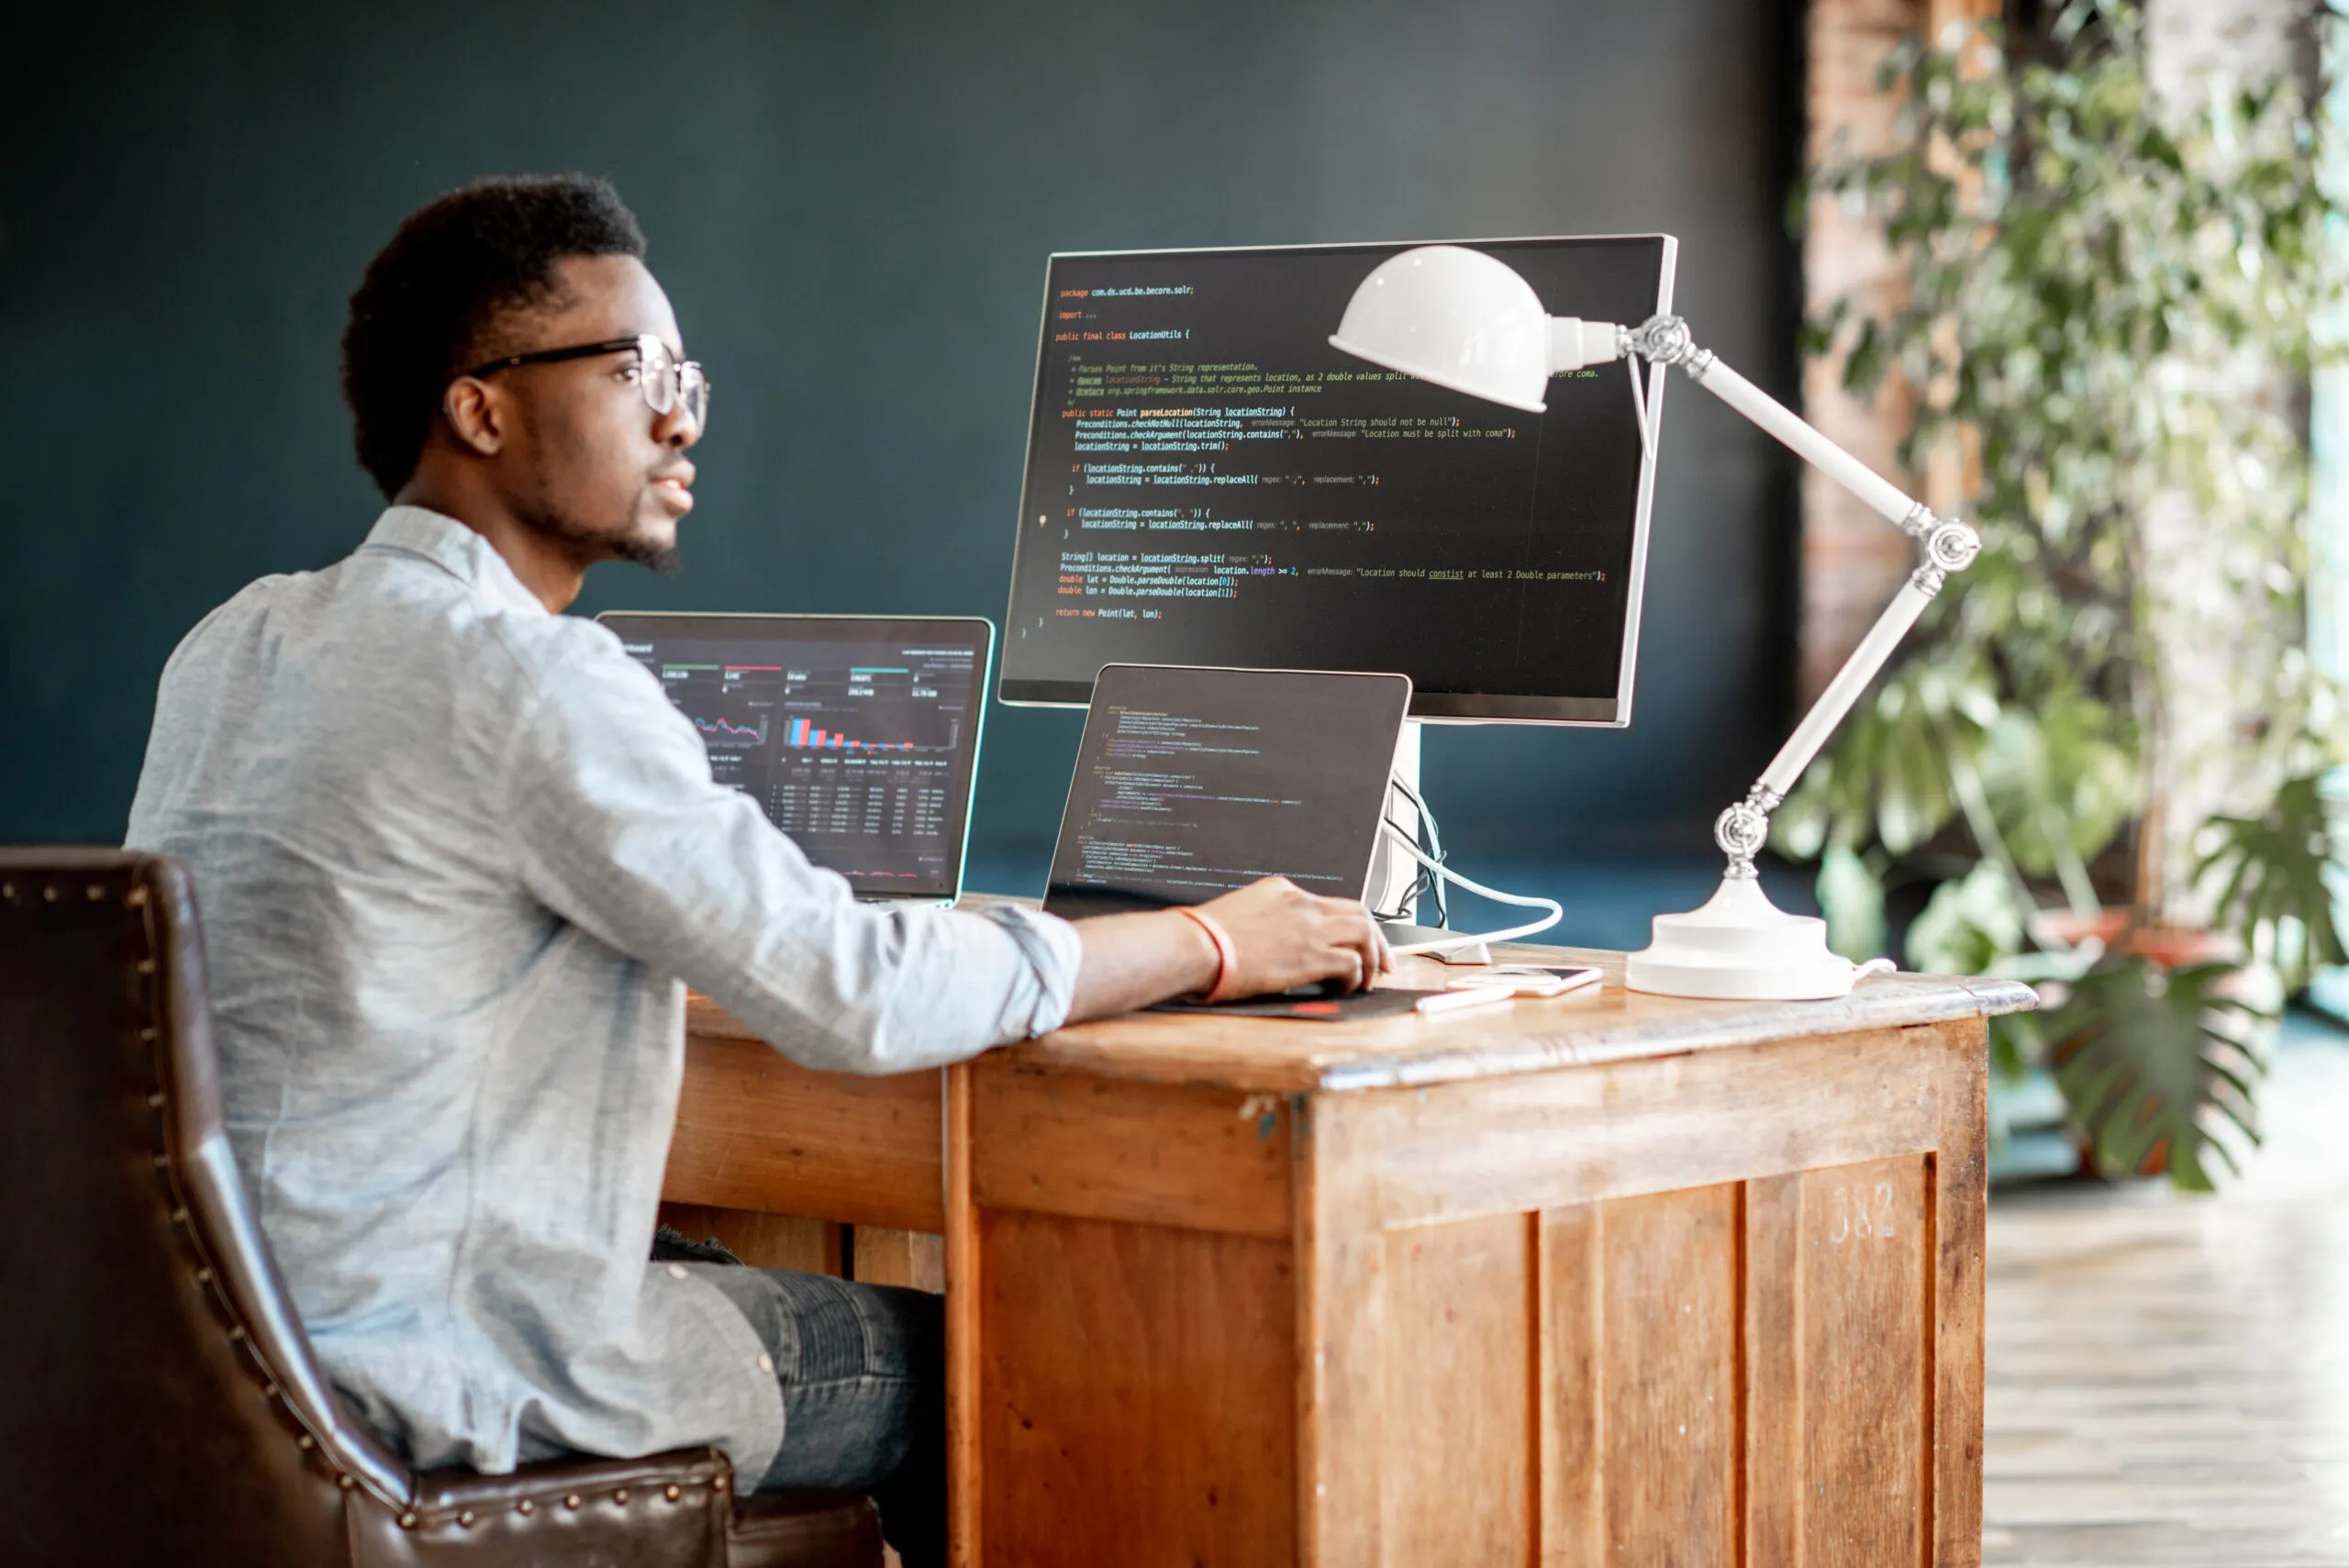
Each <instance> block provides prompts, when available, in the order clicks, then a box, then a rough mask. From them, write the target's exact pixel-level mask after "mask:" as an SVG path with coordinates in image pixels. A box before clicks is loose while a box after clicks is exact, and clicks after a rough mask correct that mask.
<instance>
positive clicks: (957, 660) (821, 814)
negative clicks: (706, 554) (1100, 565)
mask: <svg viewBox="0 0 2349 1568" xmlns="http://www.w3.org/2000/svg"><path fill="white" fill-rule="evenodd" d="M604 618H605V624H607V626H609V627H610V628H612V630H614V631H615V632H617V633H618V635H619V637H620V639H621V642H622V645H623V646H624V647H625V648H626V649H627V650H628V651H629V654H630V655H631V656H632V657H634V658H635V659H636V660H637V661H638V662H640V663H641V664H643V665H644V667H645V668H646V669H647V670H649V671H651V673H652V674H653V676H654V678H655V679H657V680H658V681H660V683H661V687H662V691H663V692H664V693H665V694H666V695H667V696H668V698H669V700H670V701H671V702H673V703H674V704H675V705H676V706H677V708H678V709H679V711H681V712H682V713H684V714H685V717H687V718H689V719H691V720H692V721H693V725H694V728H695V729H696V730H697V731H698V732H699V733H700V735H701V739H702V745H703V747H704V749H705V750H706V751H707V753H708V755H709V767H710V774H711V776H712V777H713V778H714V779H715V780H716V781H717V782H718V783H719V784H725V785H727V786H729V788H733V789H738V790H740V791H741V792H742V793H743V794H745V795H750V796H751V798H752V799H753V800H755V801H757V802H758V803H759V806H760V809H761V810H763V811H764V812H765V813H766V815H767V818H768V820H770V821H772V822H773V823H774V825H775V826H776V827H777V828H781V829H782V830H783V831H784V832H785V833H787V834H789V835H790V836H791V838H792V839H793V840H794V841H795V842H796V843H797V844H798V845H799V847H800V849H801V850H802V851H804V852H805V853H806V854H807V858H808V859H810V860H812V861H814V862H816V863H817V864H818V865H820V866H824V867H826V868H828V869H829V870H832V871H837V872H839V873H841V874H842V875H844V876H846V877H847V878H848V879H849V881H850V882H851V883H852V884H854V885H855V887H856V888H857V890H858V891H859V892H860V893H870V894H889V893H897V894H904V895H916V896H935V897H952V895H953V894H954V892H955V889H956V885H957V884H958V882H959V880H960V875H961V866H962V851H963V831H964V827H965V824H966V822H967V820H968V817H969V804H970V784H971V774H972V772H973V767H972V764H973V762H974V760H975V757H976V754H977V740H978V736H977V732H976V726H977V725H978V723H979V715H980V704H981V701H982V699H983V697H984V695H985V678H986V669H987V660H988V653H989V644H990V639H991V636H992V628H989V627H988V626H987V625H986V623H985V622H984V621H976V620H921V621H909V620H881V619H868V618H865V617H763V616H742V617H726V616H609V617H604Z"/></svg>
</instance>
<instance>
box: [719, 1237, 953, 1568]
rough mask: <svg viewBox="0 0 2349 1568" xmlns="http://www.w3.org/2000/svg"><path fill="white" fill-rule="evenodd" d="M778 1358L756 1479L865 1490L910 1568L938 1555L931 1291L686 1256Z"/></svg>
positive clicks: (936, 1560) (940, 1347)
mask: <svg viewBox="0 0 2349 1568" xmlns="http://www.w3.org/2000/svg"><path fill="white" fill-rule="evenodd" d="M685 1266H686V1267H688V1268H690V1269H692V1270H693V1271H694V1272H695V1273H697V1274H699V1275H700V1276H701V1277H702V1278H703V1279H706V1280H707V1281H708V1282H709V1283H710V1284H714V1285H716V1286H717V1287H718V1289H719V1290H721V1291H723V1292H725V1293H726V1298H727V1299H728V1300H729V1301H731V1302H732V1303H733V1304H734V1305H735V1307H737V1308H739V1309H740V1312H741V1314H742V1316H743V1317H745V1318H749V1319H750V1321H751V1328H752V1329H756V1330H757V1331H758V1336H759V1339H760V1340H762V1341H763V1343H764V1344H765V1345H766V1348H767V1354H769V1355H771V1356H773V1357H774V1373H775V1381H776V1382H778V1383H780V1384H781V1385H783V1447H782V1449H781V1450H780V1451H777V1452H776V1454H775V1456H774V1463H773V1464H771V1465H769V1466H768V1467H767V1473H766V1474H765V1475H763V1476H762V1477H761V1478H760V1480H759V1485H760V1486H761V1487H762V1488H765V1487H769V1486H837V1487H840V1488H841V1489H843V1490H845V1491H851V1492H864V1493H869V1494H871V1496H872V1497H873V1500H874V1503H876V1504H877V1505H879V1507H880V1509H881V1532H882V1533H883V1534H884V1535H885V1536H887V1537H888V1538H889V1544H890V1545H892V1546H894V1547H896V1549H897V1555H898V1556H899V1557H901V1558H903V1559H904V1560H905V1563H906V1568H937V1565H940V1564H943V1563H944V1562H945V1561H946V1313H945V1303H944V1302H943V1301H942V1300H941V1298H940V1297H938V1296H932V1295H930V1293H929V1292H928V1291H921V1290H900V1289H898V1288H897V1287H896V1286H895V1285H885V1284H852V1283H851V1282H849V1281H847V1280H840V1279H834V1278H832V1277H831V1276H830V1275H829V1274H801V1273H785V1271H783V1270H781V1269H760V1268H752V1267H751V1266H749V1265H747V1264H743V1263H731V1264H729V1263H710V1262H693V1263H688V1264H686V1265H685Z"/></svg>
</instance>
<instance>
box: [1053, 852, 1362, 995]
mask: <svg viewBox="0 0 2349 1568" xmlns="http://www.w3.org/2000/svg"><path fill="white" fill-rule="evenodd" d="M1199 908H1200V911H1201V912H1202V913H1204V914H1206V915H1208V916H1209V917H1212V918H1213V919H1214V920H1215V921H1216V922H1217V923H1218V924H1219V925H1221V926H1222V927H1223V929H1224V931H1225V933H1226V934H1227V935H1229V936H1230V938H1231V947H1232V951H1233V954H1234V956H1236V957H1237V958H1238V960H1239V972H1238V973H1236V974H1234V975H1232V976H1231V977H1230V984H1228V985H1227V986H1226V989H1227V990H1228V991H1229V992H1230V995H1235V996H1255V995H1262V994H1264V992H1267V991H1286V989H1288V988H1289V987H1290V986H1292V985H1304V984H1310V983H1312V982H1314V981H1319V980H1340V981H1343V982H1344V983H1345V984H1346V985H1347V986H1348V988H1349V989H1353V990H1359V989H1361V988H1362V987H1363V986H1364V985H1365V984H1368V983H1369V981H1370V980H1371V979H1372V978H1373V977H1375V976H1376V975H1379V974H1383V973H1386V972H1387V971H1388V970H1391V969H1392V968H1394V967H1395V962H1394V959H1393V957H1392V956H1391V955H1390V954H1389V953H1388V952H1387V951H1386V939H1385V938H1384V937H1382V936H1381V935H1380V934H1379V931H1378V925H1377V922H1375V920H1373V919H1372V918H1371V917H1370V915H1369V912H1368V911H1367V910H1365V909H1364V908H1363V906H1361V905H1360V904H1358V903H1356V902H1354V901H1353V899H1350V898H1319V897H1316V896H1315V895H1312V894H1310V893H1308V892H1306V891H1305V890H1304V889H1303V888H1301V887H1298V886H1297V884H1295V883H1293V882H1291V881H1289V880H1288V879H1287V878H1286V877H1280V876H1272V877H1266V878H1265V879H1264V880H1263V881H1262V882H1258V883H1253V884H1250V885H1249V886H1246V887H1243V888H1241V889H1240V890H1239V891H1238V892H1236V893H1227V894H1225V895H1223V896H1222V897H1220V898H1215V899H1210V900H1209V901H1208V902H1207V903H1206V904H1203V905H1201V906H1199ZM1076 934H1077V936H1078V937H1079V938H1080V939H1081V940H1083V942H1084V944H1085V962H1084V964H1083V966H1082V967H1080V968H1079V969H1078V970H1077V972H1076V995H1075V997H1074V1000H1073V1001H1071V1002H1070V1004H1069V1010H1068V1021H1069V1022H1070V1023H1073V1024H1074V1023H1083V1022H1084V1021H1085V1019H1087V1018H1108V1017H1110V1016H1112V1015H1114V1014H1118V1013H1130V1012H1131V1011H1133V1010H1134V1009H1135V1008H1136V1007H1147V1006H1150V1005H1151V1004H1152V1003H1153V1002H1163V1001H1164V1000H1166V999H1167V998H1168V997H1169V996H1182V995H1190V994H1191V993H1194V992H1199V991H1205V990H1206V989H1207V988H1208V986H1209V985H1212V984H1215V979H1216V970H1217V966H1218V964H1219V957H1218V954H1217V952H1216V947H1215V943H1214V941H1213V940H1210V939H1209V938H1208V934H1207V932H1206V931H1204V930H1202V929H1200V928H1199V925H1198V923H1197V921H1195V920H1192V919H1190V918H1189V917H1186V916H1183V915H1177V914H1175V913H1173V912H1172V911H1167V912H1163V913H1158V914H1151V915H1103V916H1099V917H1096V918H1094V919H1090V920H1079V921H1078V922H1077V923H1076Z"/></svg>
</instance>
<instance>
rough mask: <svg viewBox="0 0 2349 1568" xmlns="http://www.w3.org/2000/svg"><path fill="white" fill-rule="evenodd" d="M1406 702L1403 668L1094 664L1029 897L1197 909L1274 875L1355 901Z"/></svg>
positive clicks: (1059, 903) (1052, 902) (1070, 907)
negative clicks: (1039, 885) (1360, 670)
mask: <svg viewBox="0 0 2349 1568" xmlns="http://www.w3.org/2000/svg"><path fill="white" fill-rule="evenodd" d="M1410 700H1411V683H1410V681H1409V680H1408V678H1407V677H1405V676H1402V675H1358V674H1336V673H1328V672H1322V671H1310V670H1213V669H1197V668H1191V667H1188V666H1174V665H1157V664H1108V665H1105V666H1103V667H1102V670H1101V673H1100V674H1099V675H1098V676H1097V678H1096V680H1095V683H1094V686H1093V704H1092V710H1091V712H1090V713H1089V714H1087V715H1086V717H1085V740H1084V743H1083V745H1082V746H1081V747H1080V748H1079V750H1078V751H1077V759H1076V778H1075V780H1074V783H1073V784H1071V785H1070V786H1069V794H1068V809H1067V812H1066V814H1065V815H1064V816H1063V817H1062V818H1061V837H1060V844H1059V846H1058V848H1056V849H1055V850H1054V851H1053V852H1052V880H1051V884H1050V885H1049V887H1048V889H1047V891H1046V893H1045V895H1044V907H1045V908H1046V909H1048V910H1050V911H1051V912H1052V913H1053V914H1055V915H1063V916H1066V917H1070V918H1072V919H1074V918H1076V917H1080V916H1085V915H1104V914H1112V913H1115V912H1117V911H1119V910H1126V909H1153V908H1164V907H1165V906H1168V905H1171V904H1202V903H1205V902H1206V901H1207V900H1208V899H1210V898H1213V897H1216V896H1217V895H1220V894H1225V893H1229V892H1230V891H1231V890H1233V889H1234V888H1238V887H1245V886H1246V885H1247V884H1250V883H1252V882H1254V881H1256V880H1257V879H1258V878H1259V877H1266V876H1274V875H1280V876H1286V877H1287V878H1289V879H1290V880H1291V881H1293V882H1295V883H1296V884H1297V885H1298V886H1300V887H1302V888H1304V889H1305V890H1306V891H1307V892H1308V893H1319V894H1321V895H1324V896H1325V897H1332V898H1360V897H1361V896H1363V893H1364V886H1365V884H1367V883H1368V881H1369V879H1370V862H1371V856H1372V854H1373V852H1374V851H1375V849H1376V847H1377V842H1378V818H1379V814H1380V812H1381V811H1383V810H1384V809H1385V807H1386V780H1387V775H1388V773H1389V772H1390V770H1391V769H1392V768H1393V766H1394V762H1395V742H1396V740H1397V737H1398V736H1399V735H1400V734H1401V732H1402V728H1403V712H1404V709H1405V708H1406V707H1408V706H1409V704H1410Z"/></svg>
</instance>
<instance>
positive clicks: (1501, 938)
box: [1380, 817, 1566, 956]
mask: <svg viewBox="0 0 2349 1568" xmlns="http://www.w3.org/2000/svg"><path fill="white" fill-rule="evenodd" d="M1380 826H1381V827H1383V828H1385V829H1386V834H1387V836H1388V837H1389V838H1391V839H1393V840H1395V841H1396V842H1397V843H1398V844H1400V845H1402V846H1403V852H1404V853H1405V854H1408V855H1409V856H1410V857H1411V858H1412V859H1413V860H1415V861H1417V862H1419V863H1420V864H1421V865H1423V866H1425V867H1427V868H1428V870H1430V871H1431V872H1433V873H1435V874H1436V875H1438V876H1440V877H1442V878H1443V880H1444V881H1446V882H1448V883H1450V884H1453V886H1454V887H1459V888H1464V889H1466V890H1467V891H1468V892H1470V893H1473V894H1475V895H1477V896H1478V897H1480V898H1489V899H1491V900H1492V901H1493V902H1494V903H1496V904H1513V905H1515V906H1518V907H1519V908H1520V909H1547V910H1548V911H1550V912H1549V913H1548V914H1547V915H1544V916H1543V917H1542V918H1540V919H1539V920H1534V921H1531V922H1529V923H1527V924H1525V925H1522V926H1512V927H1510V928H1509V929H1508V930H1505V931H1486V932H1484V933H1482V934H1471V933H1469V932H1466V931H1462V932H1458V933H1455V934H1453V935H1452V936H1450V937H1447V938H1446V939H1444V940H1441V941H1424V942H1404V943H1401V944H1399V945H1398V946H1397V947H1396V949H1395V950H1394V951H1396V952H1397V954H1400V955H1404V956H1408V955H1409V954H1411V953H1415V952H1442V951H1445V950H1447V949H1450V948H1456V947H1465V946H1466V945H1467V944H1469V943H1470V942H1514V941H1522V940H1525V939H1526V938H1527V937H1531V936H1534V935H1537V934H1539V933H1540V932H1542V931H1546V930H1548V929H1550V928H1551V927H1553V926H1554V925H1556V924H1557V923H1558V922H1559V921H1560V920H1563V919H1564V918H1565V917H1566V911H1565V906H1564V905H1562V904H1560V903H1559V902H1558V901H1557V900H1556V899H1554V898H1531V897H1528V896H1526V895H1524V894H1521V893H1497V892H1495V891H1494V890H1493V889H1491V888H1489V887H1486V885H1485V884H1483V883H1481V882H1471V881H1469V880H1468V879H1467V878H1466V877H1464V876H1463V875H1461V874H1460V873H1458V872H1456V871H1454V870H1453V869H1452V868H1451V867H1450V866H1448V865H1445V864H1444V863H1443V862H1442V861H1438V860H1433V859H1431V858H1430V857H1429V856H1428V854H1427V852H1426V851H1423V850H1421V849H1420V848H1419V845H1418V844H1417V843H1415V842H1413V841H1412V840H1411V838H1410V836H1409V835H1408V834H1407V833H1405V832H1404V831H1403V830H1402V829H1401V828H1397V827H1396V826H1395V824H1393V823H1392V822H1388V821H1386V819H1385V818H1384V817H1382V818H1380Z"/></svg>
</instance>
